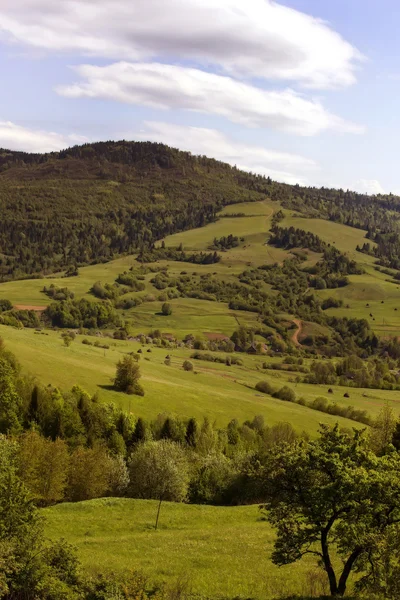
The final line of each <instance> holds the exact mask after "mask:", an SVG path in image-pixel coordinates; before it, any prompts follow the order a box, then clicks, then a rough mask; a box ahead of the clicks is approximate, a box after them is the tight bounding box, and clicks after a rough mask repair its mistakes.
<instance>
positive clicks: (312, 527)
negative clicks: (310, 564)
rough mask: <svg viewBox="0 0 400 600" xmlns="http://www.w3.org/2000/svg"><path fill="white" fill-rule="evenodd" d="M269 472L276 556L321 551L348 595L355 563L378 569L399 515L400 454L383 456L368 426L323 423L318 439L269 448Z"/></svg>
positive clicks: (337, 587)
mask: <svg viewBox="0 0 400 600" xmlns="http://www.w3.org/2000/svg"><path fill="white" fill-rule="evenodd" d="M264 478H265V497H266V502H265V506H264V508H265V509H266V511H267V513H266V514H267V516H268V520H269V521H270V523H272V525H274V526H275V527H276V528H277V539H276V542H275V548H274V552H273V554H272V560H273V562H274V563H275V564H277V565H286V564H290V563H294V562H296V561H297V560H299V559H300V558H301V557H302V556H304V555H306V554H314V555H316V556H317V557H318V558H319V559H320V561H321V563H322V565H323V567H324V569H325V571H326V573H327V576H328V579H329V586H330V591H331V594H332V596H343V595H344V593H345V591H346V585H347V582H348V577H349V575H350V573H351V572H352V570H358V571H362V572H363V573H364V574H365V573H368V570H370V569H372V568H373V559H374V555H375V549H376V544H377V540H379V539H380V538H381V537H382V536H383V535H385V534H387V533H388V532H389V531H391V529H393V528H395V527H396V524H397V523H398V522H400V455H399V454H398V453H397V452H396V451H394V450H393V451H392V452H388V453H387V454H386V455H384V456H380V457H378V456H377V455H376V454H375V453H373V452H372V451H371V450H370V449H369V447H368V439H367V436H366V435H365V432H360V431H355V432H354V434H353V435H352V436H349V435H346V434H345V433H342V432H341V431H340V430H339V427H338V426H336V427H334V428H333V429H330V428H328V427H327V426H324V427H322V430H321V435H320V437H319V438H318V439H317V440H315V441H311V442H308V443H307V442H305V441H297V442H295V443H293V444H291V445H288V444H285V445H282V446H280V447H278V448H277V449H275V450H271V452H270V455H269V458H268V460H267V462H266V467H265V471H264ZM333 554H336V555H339V556H340V558H341V559H342V564H341V566H340V567H337V565H336V563H335V564H334V561H333V559H332V556H333Z"/></svg>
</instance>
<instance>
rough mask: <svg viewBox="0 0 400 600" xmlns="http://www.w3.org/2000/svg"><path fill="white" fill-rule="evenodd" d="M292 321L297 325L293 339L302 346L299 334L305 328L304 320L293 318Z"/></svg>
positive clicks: (297, 344)
mask: <svg viewBox="0 0 400 600" xmlns="http://www.w3.org/2000/svg"><path fill="white" fill-rule="evenodd" d="M292 323H294V324H295V325H296V327H297V329H296V331H295V332H294V334H293V335H292V337H291V340H292V342H293V343H294V344H295V345H296V346H301V344H300V342H299V335H300V333H301V331H302V329H303V325H302V322H301V321H300V319H293V320H292Z"/></svg>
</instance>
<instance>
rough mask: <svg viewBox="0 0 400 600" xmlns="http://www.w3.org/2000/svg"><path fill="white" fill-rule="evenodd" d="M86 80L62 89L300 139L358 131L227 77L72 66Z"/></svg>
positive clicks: (297, 98)
mask: <svg viewBox="0 0 400 600" xmlns="http://www.w3.org/2000/svg"><path fill="white" fill-rule="evenodd" d="M75 70H76V71H77V73H78V74H79V75H80V76H81V77H82V78H84V79H85V80H86V81H84V82H81V83H75V84H73V85H70V86H61V87H59V88H58V93H60V94H62V95H64V96H69V97H73V98H78V97H89V98H96V97H97V98H106V99H109V100H117V101H120V102H127V103H132V104H145V105H147V106H152V107H155V108H159V109H168V108H179V109H186V110H192V111H198V112H203V113H213V114H217V115H220V116H223V117H226V118H228V119H230V120H231V121H234V122H236V123H240V124H242V125H245V126H250V127H273V128H275V129H279V130H281V131H287V132H290V133H296V134H300V135H316V134H317V133H320V132H322V131H325V130H328V129H333V130H337V131H342V132H351V133H361V132H362V131H363V128H362V127H360V126H358V125H355V124H354V123H349V122H346V121H344V120H343V119H341V118H340V117H337V116H335V115H333V114H331V113H330V112H329V111H327V110H326V109H324V107H323V106H322V105H321V104H320V103H319V102H317V101H312V100H308V99H306V98H304V97H303V96H302V95H300V94H297V93H295V92H293V91H292V90H286V91H279V92H277V91H265V90H261V89H259V88H256V87H254V86H251V85H248V84H245V83H241V82H238V81H236V80H234V79H231V78H230V77H225V76H221V75H215V74H212V73H206V72H205V71H200V70H198V69H191V68H185V67H181V66H174V65H165V64H160V63H126V62H120V63H115V64H112V65H109V66H106V67H97V66H93V65H81V66H79V67H75Z"/></svg>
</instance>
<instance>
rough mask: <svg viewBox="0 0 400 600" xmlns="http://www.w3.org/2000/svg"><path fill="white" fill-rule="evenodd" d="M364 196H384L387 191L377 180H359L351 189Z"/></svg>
mask: <svg viewBox="0 0 400 600" xmlns="http://www.w3.org/2000/svg"><path fill="white" fill-rule="evenodd" d="M351 189H355V190H357V192H360V193H362V194H384V193H385V190H384V189H383V187H382V186H381V184H380V182H379V181H378V180H377V179H359V180H358V181H356V182H355V184H354V185H353V186H352V187H351Z"/></svg>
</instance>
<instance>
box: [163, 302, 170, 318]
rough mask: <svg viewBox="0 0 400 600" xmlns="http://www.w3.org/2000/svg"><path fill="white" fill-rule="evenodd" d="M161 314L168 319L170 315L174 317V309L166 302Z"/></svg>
mask: <svg viewBox="0 0 400 600" xmlns="http://www.w3.org/2000/svg"><path fill="white" fill-rule="evenodd" d="M161 312H162V314H163V315H165V316H166V317H168V316H169V315H172V307H171V305H170V304H169V303H168V302H164V304H163V305H162V307H161Z"/></svg>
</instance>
